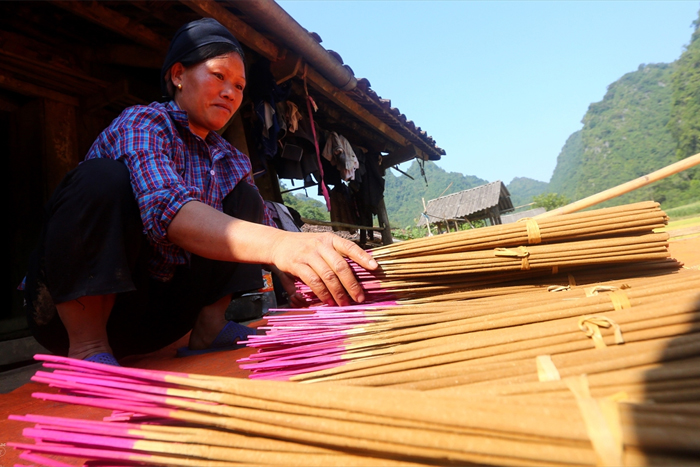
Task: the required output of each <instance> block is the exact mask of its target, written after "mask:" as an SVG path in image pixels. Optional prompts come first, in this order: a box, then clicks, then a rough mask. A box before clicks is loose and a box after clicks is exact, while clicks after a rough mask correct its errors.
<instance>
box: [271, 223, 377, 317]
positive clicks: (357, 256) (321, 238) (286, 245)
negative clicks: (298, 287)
mask: <svg viewBox="0 0 700 467" xmlns="http://www.w3.org/2000/svg"><path fill="white" fill-rule="evenodd" d="M279 233H280V234H282V235H281V238H279V239H277V240H276V241H275V244H274V247H273V250H272V252H271V253H272V264H274V265H276V266H277V267H278V268H279V269H281V270H282V271H284V272H287V273H289V274H292V275H293V276H295V277H298V278H299V279H300V280H301V281H302V282H304V283H305V284H306V285H308V286H309V287H310V288H311V290H312V291H313V292H314V294H316V296H317V297H318V298H319V300H321V301H322V302H323V303H327V304H338V305H349V304H350V303H351V301H352V300H354V301H356V302H362V301H364V299H365V295H364V291H363V290H362V286H361V285H360V283H359V282H358V280H357V278H356V277H355V274H354V273H353V271H352V268H351V267H350V265H349V264H348V263H347V261H346V259H345V258H346V257H347V258H350V259H351V260H353V261H355V262H356V263H357V264H358V265H360V266H362V267H363V268H365V269H367V270H374V269H376V268H377V267H378V265H377V262H376V261H375V260H374V258H372V255H370V254H369V253H367V252H366V251H364V250H363V249H362V248H360V247H359V246H357V245H356V244H354V243H353V242H351V241H349V240H346V239H344V238H341V237H339V236H337V235H334V234H332V233H323V234H315V233H298V232H283V231H279Z"/></svg>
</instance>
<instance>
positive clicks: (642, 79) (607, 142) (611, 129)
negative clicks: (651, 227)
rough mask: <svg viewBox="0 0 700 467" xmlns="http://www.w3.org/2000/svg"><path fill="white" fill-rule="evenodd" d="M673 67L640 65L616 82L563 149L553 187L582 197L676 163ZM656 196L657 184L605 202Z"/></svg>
mask: <svg viewBox="0 0 700 467" xmlns="http://www.w3.org/2000/svg"><path fill="white" fill-rule="evenodd" d="M673 71H674V65H668V64H655V65H640V67H639V69H638V70H637V71H634V72H632V73H627V74H626V75H624V76H623V77H622V78H620V79H619V80H618V81H616V82H615V83H613V84H611V85H610V86H609V87H608V91H607V93H606V94H605V97H604V98H603V100H602V101H601V102H596V103H594V104H591V105H590V107H589V108H588V112H586V115H585V116H584V118H583V129H581V130H580V132H579V134H574V135H572V136H571V137H570V138H569V140H568V141H567V143H566V145H565V146H564V148H563V149H562V153H561V154H560V156H559V158H558V159H557V167H556V169H555V170H554V174H553V175H552V183H551V185H552V186H551V189H552V191H554V190H556V191H557V192H558V193H561V194H563V195H565V196H567V197H569V198H571V199H575V200H577V199H581V198H585V197H586V196H590V195H592V194H595V193H598V192H600V191H603V190H606V189H608V188H611V187H614V186H617V185H619V184H621V183H624V182H627V181H630V180H633V179H636V178H638V177H641V176H643V175H646V174H648V173H650V172H653V171H654V170H657V169H660V168H661V167H664V166H666V165H668V164H670V163H672V162H674V160H675V157H674V148H675V143H674V141H673V137H672V135H671V132H670V131H669V129H668V128H667V123H668V121H669V118H670V112H671V86H670V84H671V77H672V74H673ZM654 198H655V194H654V191H653V188H651V187H645V188H642V189H639V190H635V191H633V192H631V193H628V194H627V195H624V196H622V197H618V198H616V199H614V200H611V201H610V202H608V203H606V204H607V205H612V204H622V203H630V202H635V201H642V200H648V199H654ZM601 206H603V205H601Z"/></svg>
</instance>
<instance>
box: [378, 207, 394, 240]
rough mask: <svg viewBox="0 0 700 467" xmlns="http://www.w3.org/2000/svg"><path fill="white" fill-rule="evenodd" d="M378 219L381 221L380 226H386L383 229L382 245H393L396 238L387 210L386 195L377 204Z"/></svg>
mask: <svg viewBox="0 0 700 467" xmlns="http://www.w3.org/2000/svg"><path fill="white" fill-rule="evenodd" d="M377 220H378V221H379V226H380V227H383V228H384V230H382V245H391V244H392V243H394V240H393V238H392V236H391V225H389V215H388V214H387V212H386V205H385V204H384V197H382V199H381V201H379V204H378V205H377Z"/></svg>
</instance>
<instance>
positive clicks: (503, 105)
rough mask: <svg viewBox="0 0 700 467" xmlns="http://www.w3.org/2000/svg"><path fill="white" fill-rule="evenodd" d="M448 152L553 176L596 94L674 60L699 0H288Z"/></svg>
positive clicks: (449, 165)
mask: <svg viewBox="0 0 700 467" xmlns="http://www.w3.org/2000/svg"><path fill="white" fill-rule="evenodd" d="M278 3H279V4H280V5H281V6H282V8H284V9H285V10H286V11H287V12H288V13H289V14H290V15H291V16H292V17H293V18H294V19H296V20H297V21H298V22H299V24H301V25H302V26H304V27H305V28H306V29H308V30H309V31H314V32H317V33H318V34H319V35H320V36H321V38H322V39H323V43H322V45H323V46H324V47H326V48H327V49H332V50H335V51H337V52H338V53H340V55H341V56H342V57H343V60H344V61H345V63H346V64H348V65H349V66H350V67H351V68H352V69H353V71H354V72H355V75H356V76H357V77H364V78H367V79H369V80H370V82H371V84H372V89H374V90H375V91H376V92H377V93H378V94H379V95H380V96H381V97H383V98H388V99H391V101H392V105H393V106H395V107H398V108H399V109H400V110H401V111H402V112H403V113H404V114H405V115H406V116H407V117H408V118H409V119H411V120H413V121H414V122H415V123H416V124H417V125H419V126H420V127H422V128H423V129H424V130H426V131H427V132H428V134H429V135H431V136H432V137H433V138H434V139H435V140H436V141H437V143H438V145H439V146H440V147H442V148H443V149H445V151H446V152H447V155H446V156H444V157H443V158H442V160H441V161H439V162H438V165H439V166H440V167H442V168H443V169H445V170H447V171H450V172H461V173H463V174H467V175H476V176H478V177H481V178H483V179H486V180H488V181H495V180H502V181H504V182H506V183H509V182H510V181H511V180H512V179H513V178H514V177H530V178H534V179H536V180H540V181H545V182H546V181H549V179H550V177H551V176H552V172H553V170H554V167H555V165H556V160H557V156H558V155H559V152H560V150H561V148H562V146H563V145H564V143H565V142H566V139H567V138H568V137H569V135H571V133H573V132H574V131H576V130H579V129H580V128H581V127H582V124H581V119H582V118H583V116H584V114H585V113H586V110H587V109H588V106H589V105H590V104H591V103H593V102H598V101H600V100H602V98H603V96H604V95H605V92H606V88H607V86H608V85H609V84H611V83H613V82H614V81H616V80H617V79H619V78H620V77H622V75H624V74H625V73H628V72H631V71H634V70H636V69H637V68H638V67H639V65H640V64H642V63H645V64H646V63H669V62H672V61H674V60H676V59H677V58H678V57H679V56H680V55H681V53H682V52H683V50H684V46H685V45H687V44H688V42H689V41H690V36H691V33H692V31H693V30H692V28H691V23H692V22H693V20H695V19H696V18H697V15H698V10H699V9H700V3H698V2H697V1H692V2H690V1H670V0H666V1H619V2H613V1H561V2H558V1H557V2H555V1H539V2H533V1H402V0H393V1H368V0H366V1H350V0H346V1H318V0H316V1H313V0H307V1H298V0H290V1H287V0H278Z"/></svg>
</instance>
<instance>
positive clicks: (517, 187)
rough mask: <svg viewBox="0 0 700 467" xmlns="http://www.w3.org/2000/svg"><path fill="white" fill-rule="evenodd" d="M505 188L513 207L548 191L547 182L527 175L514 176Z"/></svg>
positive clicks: (530, 200)
mask: <svg viewBox="0 0 700 467" xmlns="http://www.w3.org/2000/svg"><path fill="white" fill-rule="evenodd" d="M506 188H508V192H510V200H511V201H512V202H513V207H516V208H517V207H518V206H523V205H525V204H528V203H531V202H532V198H533V197H535V196H537V195H540V194H542V193H547V192H549V183H547V182H540V181H539V180H533V179H532V178H527V177H515V178H514V179H513V180H511V181H510V183H509V184H507V185H506Z"/></svg>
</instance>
